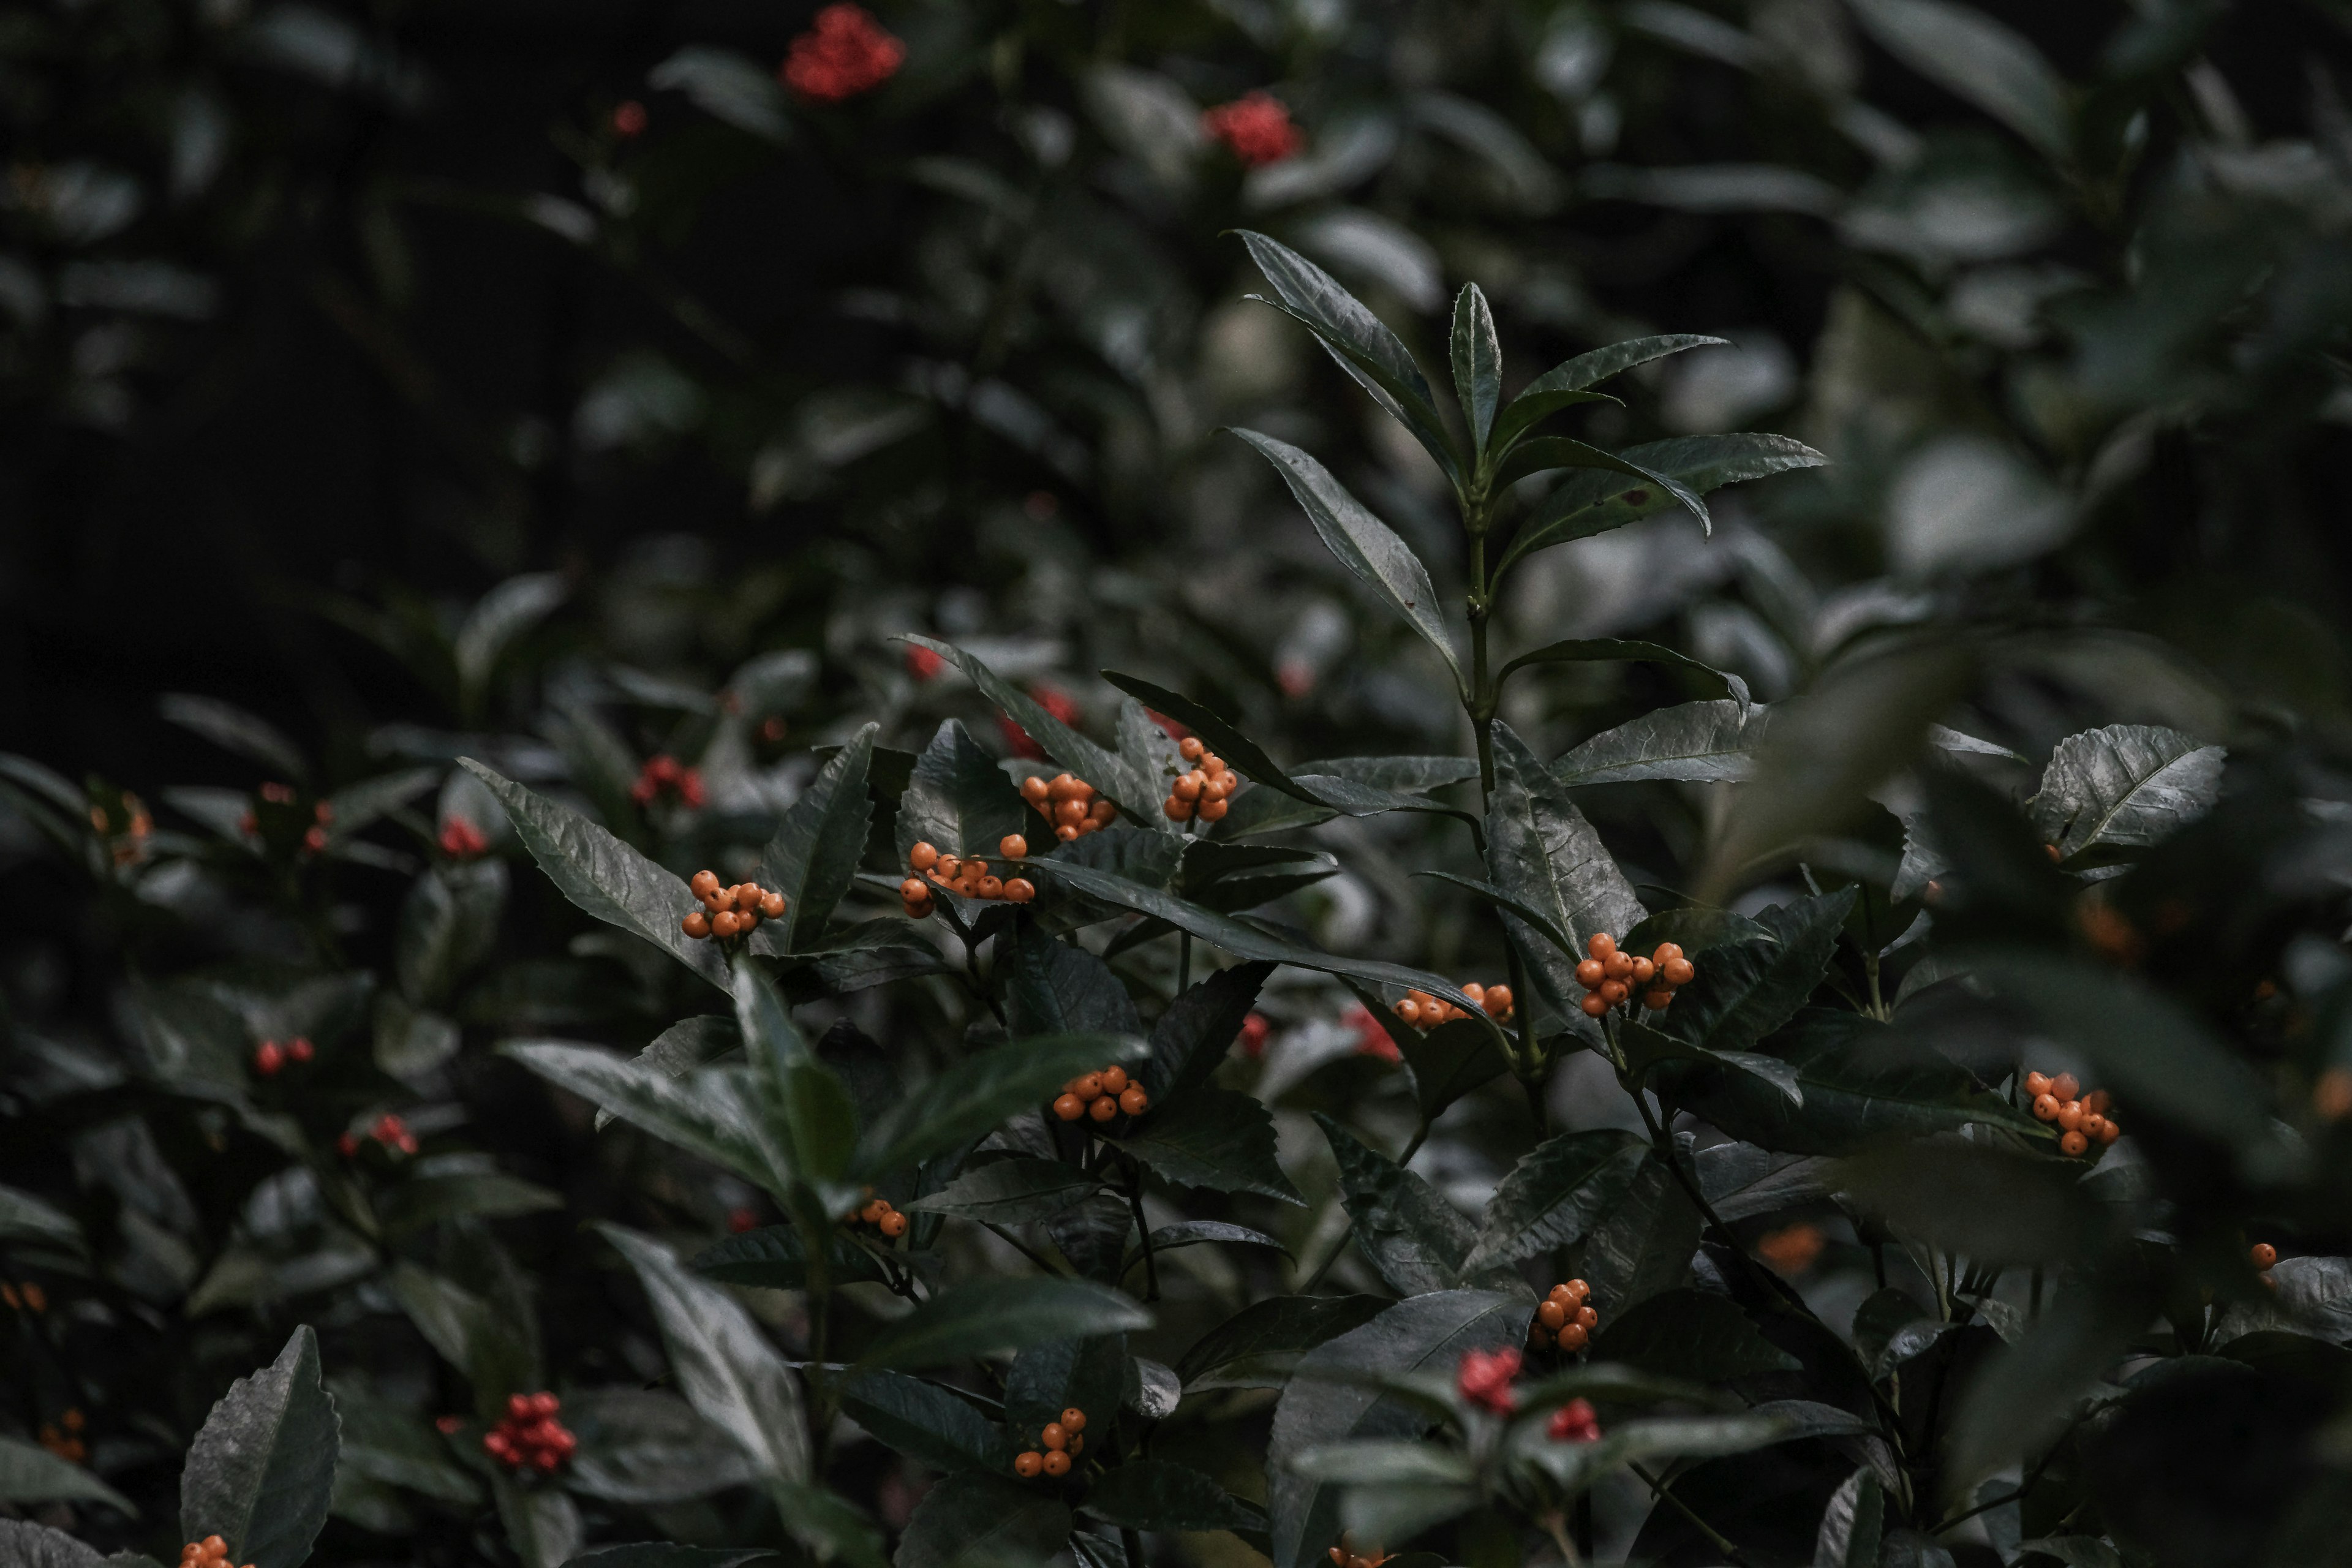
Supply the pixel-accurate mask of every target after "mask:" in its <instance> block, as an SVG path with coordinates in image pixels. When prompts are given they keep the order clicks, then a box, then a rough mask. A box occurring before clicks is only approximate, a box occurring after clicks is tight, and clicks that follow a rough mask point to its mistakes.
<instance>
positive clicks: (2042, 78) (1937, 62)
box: [1853, 0, 2074, 163]
mask: <svg viewBox="0 0 2352 1568" xmlns="http://www.w3.org/2000/svg"><path fill="white" fill-rule="evenodd" d="M1853 11H1854V15H1855V16H1857V17H1859V18H1860V19H1861V21H1862V25H1863V26H1864V28H1865V29H1867V30H1868V32H1869V33H1870V36H1871V37H1873V38H1874V39H1875V40H1877V42H1878V44H1879V45H1880V47H1883V48H1885V50H1886V52H1887V53H1888V54H1891V55H1893V56H1894V57H1895V58H1896V59H1899V60H1901V61H1902V62H1903V63H1904V64H1905V65H1907V66H1909V67H1910V68H1912V69H1913V70H1916V71H1917V72H1918V73H1919V74H1920V75H1921V76H1924V77H1926V78H1927V79H1928V80H1929V81H1932V82H1934V83H1936V84H1937V86H1939V87H1942V88H1945V89H1948V90H1950V91H1951V92H1952V93H1953V94H1954V95H1956V96H1957V97H1959V98H1962V99H1965V100H1968V101H1969V102H1970V103H1972V104H1974V105H1976V106H1977V107H1978V108H1979V109H1981V110H1984V111H1985V112H1986V113H1987V114H1990V115H1991V116H1992V117H1993V118H1994V119H1995V120H1998V121H2000V122H2001V123H2002V124H2003V125H2006V126H2008V127H2009V128H2010V129H2011V131H2014V132H2017V133H2018V134H2019V135H2020V136H2022V137H2024V138H2025V140H2026V141H2028V142H2032V144H2033V145H2034V147H2035V148H2037V149H2038V150H2039V151H2041V152H2042V153H2044V154H2045V155H2047V156H2048V157H2050V158H2052V159H2053V160H2056V161H2058V162H2061V163H2065V162H2070V161H2071V159H2072V154H2073V149H2074V136H2073V132H2072V130H2071V120H2070V116H2069V115H2068V113H2067V110H2066V84H2065V81H2064V80H2063V79H2062V78H2061V77H2060V76H2059V74H2058V72H2057V71H2056V70H2055V69H2054V68H2053V67H2052V66H2051V64H2050V62H2049V61H2048V60H2046V59H2044V58H2042V54H2041V51H2039V50H2037V49H2036V48H2035V47H2033V46H2032V44H2031V43H2029V42H2027V41H2026V39H2025V38H2024V37H2022V36H2021V35H2020V34H2018V33H2016V32H2014V31H2012V30H2011V29H2010V28H2009V27H2008V26H2005V25H2003V24H2002V23H2000V22H1997V21H1995V20H1994V19H1993V18H1992V17H1990V16H1987V15H1985V14H1984V12H1982V11H1980V10H1978V9H1977V8H1976V7H1974V6H1971V5H1952V4H1949V3H1948V0H1855V3H1854V7H1853Z"/></svg>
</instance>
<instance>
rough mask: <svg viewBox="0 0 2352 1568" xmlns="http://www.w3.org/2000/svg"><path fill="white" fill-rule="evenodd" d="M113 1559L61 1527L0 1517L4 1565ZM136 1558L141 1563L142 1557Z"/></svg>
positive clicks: (74, 1564) (66, 1565)
mask: <svg viewBox="0 0 2352 1568" xmlns="http://www.w3.org/2000/svg"><path fill="white" fill-rule="evenodd" d="M42 1451H43V1452H44V1453H46V1452H47V1449H44V1450H42ZM115 1561H116V1559H114V1558H109V1557H100V1555H99V1554H98V1551H97V1549H96V1548H95V1547H91V1546H87V1545H85V1544H83V1543H82V1542H79V1541H76V1540H75V1539H74V1538H73V1537H72V1536H70V1535H68V1534H67V1533H66V1532H65V1531H62V1530H51V1529H49V1528H48V1527H47V1525H41V1524H32V1523H28V1522H27V1521H24V1520H21V1519H0V1563H7V1564H8V1568H107V1564H109V1563H113V1562H115ZM136 1561H138V1562H139V1563H142V1564H143V1563H145V1562H146V1559H144V1558H141V1559H137V1560H136Z"/></svg>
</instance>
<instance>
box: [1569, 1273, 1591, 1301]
mask: <svg viewBox="0 0 2352 1568" xmlns="http://www.w3.org/2000/svg"><path fill="white" fill-rule="evenodd" d="M1568 1293H1569V1294H1570V1296H1573V1297H1574V1298H1576V1300H1577V1303H1578V1304H1579V1305H1582V1304H1583V1303H1584V1302H1586V1301H1589V1300H1591V1299H1592V1287H1591V1286H1590V1285H1588V1284H1586V1283H1585V1282H1584V1281H1583V1280H1581V1279H1571V1280H1570V1281H1569V1282H1568Z"/></svg>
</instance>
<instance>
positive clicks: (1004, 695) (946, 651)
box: [902, 636, 1168, 827]
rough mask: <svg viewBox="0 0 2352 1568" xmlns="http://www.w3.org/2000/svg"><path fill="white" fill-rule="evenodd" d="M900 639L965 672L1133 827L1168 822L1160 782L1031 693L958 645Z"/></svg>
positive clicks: (1004, 710)
mask: <svg viewBox="0 0 2352 1568" xmlns="http://www.w3.org/2000/svg"><path fill="white" fill-rule="evenodd" d="M902 640H904V641H906V642H909V643H912V644H914V645H915V646H916V647H927V648H929V649H930V650H931V651H932V652H933V653H935V654H938V655H939V656H940V658H944V659H947V660H948V661H949V662H950V663H952V664H953V665H954V666H955V667H956V668H958V669H961V670H962V671H963V673H964V674H965V676H966V677H968V678H969V679H971V683H972V684H973V685H974V686H976V687H978V688H979V689H980V694H981V695H982V697H985V698H987V699H988V700H990V701H991V702H993V703H995V704H996V706H997V707H998V708H1000V709H1002V710H1003V712H1004V714H1005V716H1006V717H1008V718H1010V719H1011V720H1012V721H1013V722H1014V723H1016V724H1018V725H1020V726H1021V727H1022V728H1023V729H1024V730H1025V731H1028V732H1029V738H1030V739H1031V740H1033V741H1034V742H1037V744H1038V745H1039V746H1040V747H1041V748H1043V749H1044V751H1045V754H1046V755H1047V756H1049V757H1051V758H1053V759H1054V760H1055V762H1057V763H1061V764H1062V765H1063V766H1064V767H1066V768H1067V769H1069V770H1070V772H1071V773H1075V774H1076V775H1077V776H1078V777H1080V778H1082V779H1084V780H1086V781H1087V783H1088V784H1092V785H1094V786H1095V788H1096V789H1097V790H1099V791H1101V792H1102V793H1103V794H1104V795H1108V796H1110V798H1111V800H1112V802H1113V803H1114V804H1115V805H1118V809H1119V810H1120V811H1121V812H1122V813H1124V814H1125V815H1126V816H1127V819H1128V820H1129V822H1130V823H1133V824H1136V825H1138V826H1146V827H1148V826H1149V825H1150V824H1153V823H1158V822H1160V821H1162V820H1164V819H1163V817H1162V816H1161V814H1160V805H1161V803H1162V802H1164V801H1165V800H1166V799H1167V798H1168V797H1167V795H1166V794H1165V792H1163V791H1161V790H1160V789H1159V788H1158V787H1157V786H1158V784H1159V783H1160V781H1159V780H1158V779H1156V778H1147V777H1145V776H1144V775H1143V774H1142V773H1139V771H1137V769H1136V768H1135V767H1134V766H1133V765H1131V764H1130V763H1129V762H1128V761H1127V759H1126V758H1124V757H1122V756H1120V755H1119V754H1118V752H1112V751H1107V750H1105V749H1104V748H1103V747H1101V746H1098V745H1097V744H1096V743H1095V742H1092V741H1089V740H1088V739H1087V738H1086V737H1085V736H1084V735H1081V734H1079V733H1078V732H1077V731H1076V730H1073V729H1071V728H1070V727H1069V726H1068V725H1067V724H1065V723H1063V722H1062V721H1060V720H1059V719H1056V718H1055V717H1054V716H1053V715H1052V714H1051V713H1048V712H1046V711H1045V708H1044V706H1043V705H1042V704H1040V703H1039V702H1038V701H1037V700H1035V699H1034V698H1033V697H1031V696H1030V695H1029V694H1028V693H1027V692H1025V691H1023V690H1022V689H1020V688H1019V687H1017V686H1014V685H1013V683H1012V682H1011V681H1009V680H1006V679H1004V678H1003V676H1001V675H999V674H997V673H996V672H995V671H994V670H992V669H991V668H988V666H987V665H985V664H983V663H982V662H981V661H980V660H979V659H978V658H974V657H973V656H972V655H971V654H968V653H966V652H964V650H963V649H961V648H960V647H956V646H955V645H954V644H952V643H943V642H935V641H933V640H932V639H931V638H929V637H912V636H909V637H906V638H904V639H902Z"/></svg>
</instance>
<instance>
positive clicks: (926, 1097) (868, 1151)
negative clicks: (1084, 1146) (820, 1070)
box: [855, 1035, 1146, 1175]
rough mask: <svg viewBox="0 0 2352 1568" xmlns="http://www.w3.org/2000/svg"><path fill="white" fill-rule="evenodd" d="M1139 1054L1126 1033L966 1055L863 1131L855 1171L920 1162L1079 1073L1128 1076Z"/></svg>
mask: <svg viewBox="0 0 2352 1568" xmlns="http://www.w3.org/2000/svg"><path fill="white" fill-rule="evenodd" d="M1145 1050H1146V1047H1145V1045H1144V1043H1143V1042H1142V1041H1141V1040H1139V1039H1138V1038H1136V1037H1133V1036H1131V1035H1045V1036H1039V1037H1034V1038H1031V1039H1025V1040H1023V1041H1021V1042H1020V1043H1019V1044H1018V1045H1006V1046H999V1047H995V1048H994V1049H992V1050H986V1051H982V1052H980V1053H979V1054H978V1055H976V1056H972V1057H968V1058H965V1059H964V1060H962V1061H961V1062H958V1063H957V1064H956V1065H955V1066H953V1067H951V1068H949V1069H948V1070H947V1071H945V1072H943V1073H941V1074H940V1076H939V1077H937V1078H935V1079H931V1080H930V1081H929V1083H927V1084H924V1085H923V1086H922V1087H921V1088H919V1089H913V1090H911V1091H909V1092H908V1094H907V1096H906V1097H905V1098H904V1099H902V1100H899V1101H898V1103H897V1104H896V1105H894V1106H893V1107H892V1108H891V1109H890V1110H888V1111H887V1112H886V1113H885V1114H884V1115H883V1116H882V1117H881V1118H879V1119H878V1120H877V1121H875V1123H874V1124H873V1125H872V1126H870V1127H868V1128H867V1129H866V1133H865V1136H864V1137H863V1138H861V1139H860V1140H859V1142H858V1150H859V1154H858V1158H857V1160H856V1167H855V1168H856V1169H857V1170H860V1171H864V1172H866V1173H870V1174H876V1175H878V1174H881V1173H886V1172H889V1171H893V1170H896V1169H898V1168H899V1167H901V1166H904V1165H909V1164H914V1163H919V1162H920V1161H923V1160H928V1159H929V1158H930V1157H931V1156H932V1155H934V1154H937V1153H939V1152H941V1151H943V1150H946V1149H950V1148H953V1147H954V1146H955V1145H957V1144H959V1143H963V1142H970V1141H971V1140H973V1139H977V1138H981V1137H983V1136H985V1135H986V1134H987V1133H989V1132H991V1131H993V1130H994V1129H995V1127H996V1124H997V1123H998V1122H1000V1121H1003V1120H1004V1119H1005V1118H1006V1117H1008V1116H1011V1115H1013V1113H1014V1112H1015V1111H1019V1110H1027V1109H1030V1108H1032V1107H1034V1106H1036V1105H1039V1104H1042V1103H1044V1102H1045V1101H1046V1100H1051V1099H1052V1098H1053V1097H1054V1096H1055V1093H1056V1092H1058V1091H1059V1089H1060V1088H1061V1086H1062V1085H1063V1084H1064V1083H1066V1082H1067V1081H1068V1080H1069V1079H1074V1078H1076V1077H1078V1076H1079V1075H1081V1074H1083V1073H1089V1072H1093V1071H1095V1070H1096V1069H1097V1068H1106V1067H1111V1066H1114V1065H1125V1066H1127V1067H1128V1068H1129V1070H1130V1071H1131V1070H1133V1068H1134V1066H1135V1064H1136V1063H1138V1062H1139V1061H1140V1060H1141V1059H1142V1058H1143V1056H1144V1053H1145Z"/></svg>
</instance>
